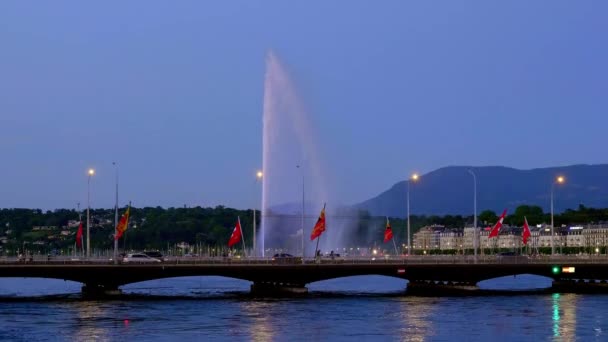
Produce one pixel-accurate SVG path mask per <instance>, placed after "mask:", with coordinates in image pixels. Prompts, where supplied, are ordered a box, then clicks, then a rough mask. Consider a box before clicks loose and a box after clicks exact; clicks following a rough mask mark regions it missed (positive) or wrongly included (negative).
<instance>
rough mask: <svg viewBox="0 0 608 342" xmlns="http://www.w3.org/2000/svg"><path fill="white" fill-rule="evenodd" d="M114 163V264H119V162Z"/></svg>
mask: <svg viewBox="0 0 608 342" xmlns="http://www.w3.org/2000/svg"><path fill="white" fill-rule="evenodd" d="M112 165H114V172H115V174H116V203H115V204H114V264H115V265H116V264H118V259H117V258H118V239H116V234H117V233H118V231H116V229H117V228H118V164H117V163H116V162H112Z"/></svg>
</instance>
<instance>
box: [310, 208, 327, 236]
mask: <svg viewBox="0 0 608 342" xmlns="http://www.w3.org/2000/svg"><path fill="white" fill-rule="evenodd" d="M324 231H325V205H323V210H321V214H320V215H319V219H318V220H317V223H316V224H315V227H314V228H313V229H312V233H310V240H314V239H316V238H318V237H319V236H321V234H323V232H324Z"/></svg>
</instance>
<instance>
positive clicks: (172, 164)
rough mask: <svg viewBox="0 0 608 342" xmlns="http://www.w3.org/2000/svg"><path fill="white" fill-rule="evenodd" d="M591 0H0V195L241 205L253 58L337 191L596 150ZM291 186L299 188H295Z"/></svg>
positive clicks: (599, 149)
mask: <svg viewBox="0 0 608 342" xmlns="http://www.w3.org/2000/svg"><path fill="white" fill-rule="evenodd" d="M607 10H608V3H606V2H605V1H585V2H572V1H535V2H527V1H509V2H507V1H438V2H428V1H420V2H413V1H412V2H410V1H379V2H378V1H345V0H342V1H301V2H293V1H179V2H170V1H164V2H160V1H129V2H118V1H116V2H97V3H91V2H81V1H53V2H50V1H49V2H24V1H2V2H0V44H1V48H0V155H1V156H2V163H1V167H0V194H1V196H0V207H30V208H31V207H38V208H45V209H53V208H63V207H75V206H76V203H77V202H81V203H85V202H86V191H87V178H86V169H87V168H88V167H95V168H96V169H97V175H96V176H95V178H94V179H93V181H92V183H91V191H92V205H93V206H94V207H111V206H112V205H113V182H114V170H113V167H112V162H113V161H116V162H117V163H118V164H119V168H120V179H121V182H120V183H121V186H120V189H121V199H122V200H121V202H124V201H126V200H132V201H133V202H134V205H136V206H144V205H146V206H156V205H160V206H183V205H184V204H186V205H203V206H209V205H211V206H214V205H218V204H223V205H227V206H231V207H238V208H248V207H251V206H252V205H254V203H256V202H257V201H259V198H258V193H257V192H256V190H257V187H256V184H255V182H254V172H255V170H256V169H258V168H260V167H261V164H262V151H261V150H262V146H261V145H262V99H263V92H264V89H263V85H264V57H265V54H266V53H267V51H268V50H269V49H272V50H274V51H275V52H276V54H277V55H278V56H279V57H280V58H281V59H282V61H283V63H284V64H285V65H287V66H288V68H289V70H290V73H291V77H292V79H293V80H295V83H296V84H297V86H298V89H299V92H300V95H301V97H302V98H303V100H304V102H305V103H306V105H307V108H308V111H309V114H310V121H311V122H312V124H313V126H314V127H316V129H317V132H316V133H317V135H318V137H319V139H320V145H321V146H322V150H323V153H324V155H325V157H326V160H327V164H328V165H326V167H327V169H328V170H331V172H332V173H334V174H335V175H336V177H333V178H332V179H333V181H334V182H337V183H339V184H337V186H336V189H340V190H336V191H337V192H338V193H337V194H336V197H337V198H338V200H340V201H341V202H343V203H346V204H350V203H356V202H359V201H362V200H365V199H368V198H370V197H372V196H375V195H377V194H378V193H380V192H382V191H384V190H385V189H387V188H388V187H390V186H391V185H392V184H394V183H395V182H398V181H400V180H403V179H404V178H405V177H407V175H408V174H409V173H411V172H413V171H418V172H423V173H424V172H428V171H432V170H434V169H436V168H439V167H443V166H447V165H477V166H485V165H505V166H511V167H516V168H523V169H529V168H536V167H545V166H557V165H567V164H576V163H591V164H594V163H604V162H606V161H607V158H606V156H605V146H606V142H605V132H606V127H607V125H608V115H606V112H607V109H608V96H606V90H607V89H608V66H607V61H608V38H607V37H608V21H606V13H607ZM295 200H297V199H295Z"/></svg>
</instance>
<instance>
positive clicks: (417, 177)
mask: <svg viewBox="0 0 608 342" xmlns="http://www.w3.org/2000/svg"><path fill="white" fill-rule="evenodd" d="M419 178H420V176H418V174H417V173H414V174H412V176H411V177H410V179H408V180H407V254H408V255H409V254H411V253H412V242H411V234H410V183H411V182H412V181H414V182H416V181H418V179H419Z"/></svg>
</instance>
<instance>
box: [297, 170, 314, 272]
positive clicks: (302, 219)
mask: <svg viewBox="0 0 608 342" xmlns="http://www.w3.org/2000/svg"><path fill="white" fill-rule="evenodd" d="M296 168H298V169H301V168H300V165H296ZM301 171H302V215H301V216H300V218H301V223H300V224H301V225H302V227H301V228H302V236H301V240H302V241H301V243H302V263H304V209H305V208H304V170H301ZM315 253H316V252H315Z"/></svg>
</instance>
